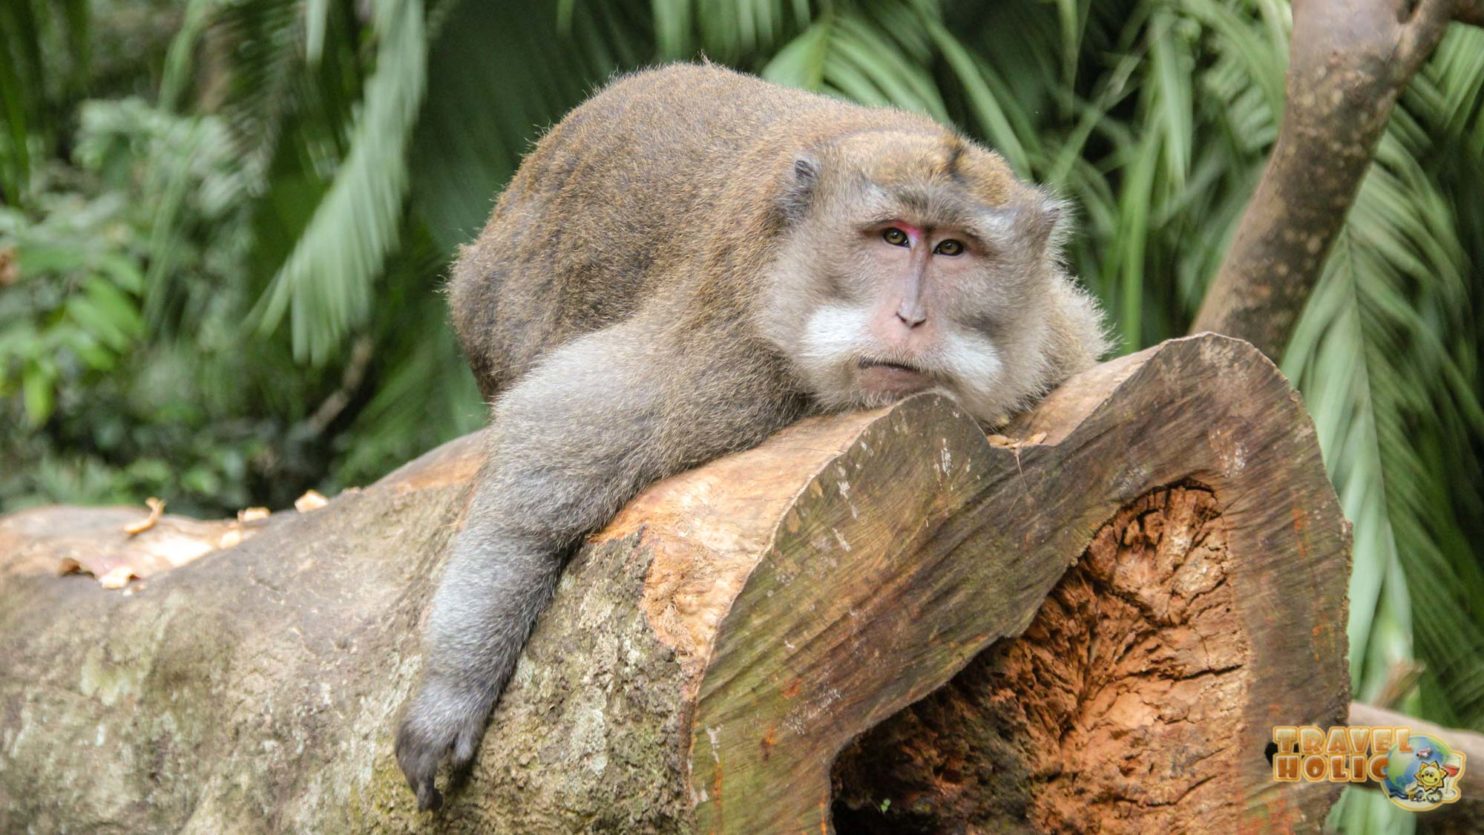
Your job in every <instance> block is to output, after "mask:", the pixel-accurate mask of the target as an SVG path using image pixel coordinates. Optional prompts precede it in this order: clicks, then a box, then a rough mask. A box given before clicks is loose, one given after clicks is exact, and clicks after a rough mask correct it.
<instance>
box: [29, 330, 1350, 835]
mask: <svg viewBox="0 0 1484 835" xmlns="http://www.w3.org/2000/svg"><path fill="white" fill-rule="evenodd" d="M573 431H581V428H580V427H574V428H573ZM1004 435H1005V437H1002V438H992V439H987V438H986V437H985V435H984V433H983V432H982V431H981V430H980V429H979V427H978V426H977V425H976V424H975V423H974V422H973V421H972V420H970V419H969V418H968V417H967V416H966V415H964V414H963V413H962V412H961V411H960V410H959V409H957V407H956V406H955V405H954V404H953V403H952V402H951V401H948V400H945V399H943V398H940V397H937V396H919V397H915V398H912V399H909V400H907V401H904V402H902V403H899V404H897V405H895V406H893V407H890V408H887V409H881V410H877V411H872V412H864V413H856V414H848V415H840V416H834V417H830V418H821V419H812V420H808V421H804V422H802V423H800V424H798V425H796V426H793V427H791V428H789V429H787V430H785V431H783V432H781V433H779V434H778V435H777V436H775V437H774V438H772V439H770V440H769V441H768V442H767V443H766V444H764V445H762V446H761V447H759V448H757V449H754V450H751V451H748V452H743V453H739V454H736V455H732V456H729V457H727V458H724V459H721V460H718V461H715V462H713V463H711V464H709V465H707V466H705V467H702V468H700V469H698V470H694V471H692V472H688V473H684V474H681V475H679V476H676V477H674V478H671V479H668V480H666V481H664V482H661V483H659V484H656V485H654V486H653V487H652V488H650V489H649V490H647V491H646V492H645V493H644V494H642V495H641V496H640V497H638V498H637V499H636V500H635V501H634V502H632V503H631V504H630V505H629V506H628V507H627V508H626V509H625V510H624V511H623V512H622V513H621V514H620V515H619V516H618V517H617V518H616V519H615V520H614V521H613V522H612V524H610V525H609V526H608V527H607V528H606V529H605V530H604V531H602V532H600V533H599V534H597V535H595V536H594V537H592V538H591V539H590V541H589V542H588V544H587V545H585V546H584V547H583V548H582V550H581V551H580V552H579V553H578V554H577V555H576V556H575V557H574V559H573V560H572V563H571V564H570V566H569V567H568V570H567V573H566V575H565V576H564V578H563V580H562V583H561V587H560V589H559V591H558V594H557V597H556V600H555V601H554V603H553V605H552V607H551V608H550V609H549V610H548V611H547V613H546V614H545V615H544V616H543V617H542V619H541V621H540V623H539V624H538V626H537V628H536V631H535V633H534V635H533V636H532V639H531V642H530V644H529V646H528V647H527V649H526V651H525V653H524V655H523V656H522V659H521V662H520V665H519V668H518V669H517V671H516V674H515V678H514V680H513V682H512V684H511V686H510V688H509V690H508V691H507V692H506V694H505V696H504V697H503V698H502V700H501V702H500V704H499V706H498V708H497V709H496V711H495V714H494V716H493V718H492V720H491V725H490V728H489V732H488V735H487V736H486V739H485V742H484V745H483V748H482V749H481V751H480V755H479V758H478V760H477V761H476V764H475V766H474V768H473V769H472V772H471V773H470V774H468V775H467V776H465V777H464V778H463V779H461V780H460V781H459V782H460V785H458V786H456V787H455V788H454V791H453V792H452V794H451V795H450V797H449V803H448V805H447V806H446V807H445V809H444V810H443V811H442V812H440V813H438V814H436V815H434V814H419V813H417V812H416V811H415V809H414V804H413V798H412V795H411V793H410V792H409V791H407V789H406V787H405V785H404V784H403V782H402V779H401V775H400V773H399V772H398V771H397V768H396V765H395V763H394V761H393V758H392V751H391V740H392V731H393V728H394V727H395V719H396V714H397V712H398V710H399V708H400V706H401V705H402V703H403V701H404V699H405V698H406V696H407V694H408V692H409V690H410V688H411V686H412V684H413V683H414V681H415V677H416V673H417V670H418V666H419V663H420V659H419V654H418V639H417V635H418V630H417V623H418V619H419V617H420V616H421V614H422V612H423V610H424V607H425V604H426V602H427V600H428V597H429V595H430V593H431V590H432V588H433V585H434V580H435V579H436V577H437V575H438V572H439V569H440V566H441V564H442V561H443V558H444V554H445V551H446V546H447V544H448V541H449V538H450V536H451V534H452V533H453V531H454V530H455V529H456V528H457V526H458V525H459V523H460V516H461V514H462V513H463V510H464V507H465V505H466V503H467V499H468V496H469V490H468V487H469V482H470V479H471V477H472V475H473V473H474V471H475V469H476V467H477V466H478V460H477V456H478V451H479V449H480V445H479V443H478V442H477V440H476V439H474V438H465V439H462V440H459V441H455V442H453V443H451V444H448V445H446V446H444V447H442V448H440V449H439V450H436V451H434V452H432V453H429V454H428V455H426V456H423V457H422V458H421V459H419V460H418V461H416V462H413V463H412V464H409V465H407V466H406V467H403V468H402V469H401V470H398V471H397V472H395V473H393V474H391V475H390V476H388V477H387V478H385V479H383V480H382V481H380V482H378V483H377V484H375V485H373V486H371V487H369V488H366V489H365V490H361V491H349V492H347V493H346V494H343V495H341V496H339V497H337V498H335V499H334V500H332V501H331V502H330V503H329V504H328V505H327V506H326V507H324V508H322V509H319V510H315V511H313V512H308V513H294V512H287V513H279V514H274V515H273V516H272V517H271V518H269V519H267V520H265V521H263V522H258V523H253V524H252V526H251V530H250V531H245V534H246V535H243V536H239V537H235V538H233V539H232V540H231V541H234V542H236V541H238V540H240V542H239V544H236V545H235V546H234V547H227V548H217V550H212V551H210V552H209V553H207V554H206V555H204V556H202V557H200V558H198V559H196V560H194V561H193V562H190V563H189V564H186V565H184V566H182V567H177V568H172V569H169V570H161V571H159V572H158V573H153V574H149V576H146V577H144V579H142V580H135V581H134V582H132V583H131V584H130V586H129V587H128V588H125V589H124V590H123V591H122V592H121V591H114V590H105V589H102V588H100V587H99V585H98V584H97V583H95V582H92V581H90V580H88V579H87V578H86V577H79V576H58V575H57V570H58V566H59V564H60V563H61V562H62V560H63V559H64V558H65V559H71V560H72V561H73V562H74V563H76V564H78V565H81V566H82V567H83V568H85V569H86V568H87V567H88V564H89V562H90V560H99V559H101V560H102V561H103V562H105V563H107V564H109V565H116V564H118V563H119V562H120V561H121V560H123V561H127V559H128V555H129V553H130V552H131V549H133V550H147V549H148V548H149V543H150V541H151V537H154V536H156V535H160V536H164V535H167V534H168V535H172V536H175V535H179V530H180V524H181V523H180V522H179V520H172V519H171V517H168V516H167V517H166V518H165V519H164V520H162V522H161V523H160V525H158V526H157V527H159V528H161V531H160V532H158V534H157V532H156V531H154V530H150V531H145V532H144V533H140V534H137V535H136V536H134V537H132V539H130V538H128V537H126V535H125V534H123V533H121V532H120V531H119V529H118V527H117V526H116V524H115V523H116V522H117V521H118V513H119V512H118V511H116V510H82V509H49V510H43V511H31V512H27V513H20V514H16V515H13V516H10V517H7V518H4V519H0V634H3V635H4V636H5V639H6V640H5V642H4V645H3V648H0V662H3V663H0V830H4V831H11V830H15V829H24V828H26V827H28V826H29V827H32V828H34V829H36V830H57V829H62V828H67V829H95V828H96V829H104V828H116V829H122V830H128V831H138V830H162V829H169V830H185V831H191V832H218V831H226V830H230V831H244V830H246V831H252V830H258V831H286V830H293V831H366V830H371V829H374V830H377V831H420V830H429V831H432V830H438V831H442V830H448V831H473V830H480V831H496V832H548V831H589V830H604V831H622V832H634V831H666V832H671V831H677V832H678V831H706V832H740V833H756V832H784V831H807V832H821V831H830V829H831V828H832V827H835V828H838V829H839V830H840V831H892V832H901V831H934V832H936V831H945V830H948V831H955V830H956V831H965V830H967V831H1000V830H1004V829H1020V828H1033V829H1043V830H1048V829H1049V830H1065V831H1072V830H1077V831H1104V832H1133V831H1140V830H1144V829H1147V828H1149V827H1151V826H1160V827H1163V828H1164V829H1165V830H1167V831H1168V830H1178V831H1211V832H1223V833H1224V832H1230V831H1253V832H1257V831H1266V830H1268V829H1271V828H1278V829H1284V828H1305V827H1317V825H1318V823H1319V822H1320V821H1321V820H1322V819H1323V816H1324V814H1325V813H1326V811H1327V810H1328V808H1329V805H1330V804H1331V803H1332V802H1333V800H1334V797H1335V794H1336V792H1337V788H1335V787H1331V786H1329V785H1325V784H1318V785H1310V784H1277V783H1273V782H1272V780H1271V772H1270V770H1269V767H1268V764H1267V761H1266V759H1265V757H1264V748H1265V746H1266V743H1267V742H1268V740H1269V739H1270V727H1271V726H1272V725H1275V724H1320V725H1327V724H1337V723H1341V722H1342V721H1343V719H1344V717H1345V714H1346V709H1347V704H1348V685H1349V681H1348V676H1347V674H1346V670H1345V637H1344V623H1345V598H1344V595H1345V588H1346V576H1347V572H1348V558H1347V553H1348V552H1347V529H1346V525H1345V523H1344V521H1343V519H1342V517H1341V514H1340V510H1339V508H1338V506H1337V503H1336V500H1335V496H1334V494H1333V492H1332V491H1331V489H1330V487H1329V484H1328V481H1327V480H1326V478H1325V473H1324V468H1323V465H1322V463H1321V461H1320V457H1319V450H1318V447H1317V445H1316V443H1315V437H1314V430H1313V427H1312V425H1311V424H1310V421H1309V419H1308V417H1307V415H1306V414H1305V413H1304V411H1303V409H1302V407H1301V405H1300V404H1299V401H1298V399H1297V397H1296V396H1295V395H1294V394H1293V392H1292V391H1291V390H1290V389H1289V387H1288V385H1287V383H1286V382H1285V381H1284V380H1283V379H1282V377H1281V376H1280V375H1279V374H1278V372H1277V370H1276V369H1275V368H1274V367H1273V366H1272V364H1271V363H1269V362H1268V361H1267V360H1266V359H1265V358H1263V357H1262V356H1261V354H1260V353H1258V352H1257V351H1256V350H1254V349H1253V348H1251V347H1250V346H1248V345H1246V344H1245V343H1241V342H1238V341H1235V340H1231V339H1226V338H1223V337H1215V336H1202V337H1193V338H1188V339H1182V340H1176V341H1173V342H1168V343H1165V344H1163V345H1161V346H1158V347H1156V348H1153V349H1150V350H1148V351H1145V352H1142V353H1140V354H1136V355H1133V356H1129V357H1125V358H1122V359H1119V360H1115V361H1113V362H1110V363H1106V364H1104V365H1102V366H1099V367H1098V368H1095V369H1093V370H1092V371H1089V372H1087V373H1086V374H1083V375H1081V376H1079V377H1077V378H1075V379H1074V380H1072V381H1070V382H1068V383H1067V384H1066V385H1064V386H1063V387H1062V388H1060V389H1058V390H1057V391H1056V392H1054V393H1052V395H1050V396H1049V397H1048V398H1047V399H1046V400H1045V401H1044V402H1043V403H1042V404H1041V405H1040V406H1039V407H1038V408H1037V409H1035V410H1034V411H1033V412H1031V413H1029V414H1027V415H1025V416H1022V417H1021V418H1020V419H1019V420H1018V421H1017V422H1015V423H1014V424H1012V426H1011V427H1009V428H1008V429H1007V430H1004ZM106 514H113V515H112V516H107V517H106V520H105V515H106ZM138 515H140V514H134V516H136V517H137V516H138ZM221 524H228V523H221ZM84 531H85V532H84ZM204 535H207V534H203V536H204ZM209 535H210V536H214V537H218V539H217V540H213V541H214V542H216V543H217V544H220V536H221V530H220V529H219V528H213V529H212V530H211V532H210V534H209ZM89 543H91V546H90V545H89ZM90 547H91V550H90ZM213 547H216V546H213ZM100 555H101V556H100ZM104 557H106V559H104ZM1069 569H1070V570H1069ZM141 573H147V572H141Z"/></svg>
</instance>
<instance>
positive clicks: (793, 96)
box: [449, 64, 947, 398]
mask: <svg viewBox="0 0 1484 835" xmlns="http://www.w3.org/2000/svg"><path fill="white" fill-rule="evenodd" d="M892 126H900V127H902V128H906V129H911V130H919V131H920V130H937V131H943V132H944V133H945V134H946V133H947V131H946V129H944V128H942V127H941V126H938V125H937V124H936V123H934V122H932V121H930V120H928V119H926V118H924V117H920V116H916V115H912V114H907V113H904V112H901V111H895V110H886V109H877V108H864V107H859V106H856V105H852V104H848V103H845V102H841V101H837V100H834V99H828V98H825V97H822V96H818V95H814V94H811V93H806V92H803V91H799V90H792V89H788V88H784V87H780V86H777V85H774V84H769V83H767V82H764V81H761V80H758V79H756V78H752V77H749V76H744V75H740V74H738V73H735V72H732V71H729V70H725V69H721V68H718V67H714V66H698V65H689V64H679V65H673V66H669V67H664V68H661V69H657V70H651V71H647V72H642V73H638V74H634V75H630V76H626V77H623V78H620V79H619V80H617V81H615V82H614V83H612V84H610V85H609V86H608V87H606V88H605V89H604V90H602V91H601V92H600V93H598V94H597V95H595V96H593V97H592V98H590V99H588V100H587V101H586V102H585V103H584V104H582V105H581V106H579V107H578V108H576V109H575V110H573V111H572V112H571V113H569V114H568V115H567V116H566V118H564V119H563V120H562V121H561V122H560V123H558V124H557V125H556V127H554V128H553V129H552V130H551V131H550V132H549V133H547V135H546V136H545V137H544V138H543V139H542V140H541V141H540V142H539V143H538V144H537V146H536V148H535V149H534V150H533V151H532V152H531V153H530V155H528V156H527V157H526V159H525V161H524V162H523V163H522V164H521V167H520V170H519V171H517V172H516V175H515V177H514V178H513V179H512V180H511V182H510V184H509V186H508V187H507V188H506V189H505V191H504V193H503V194H502V195H501V197H500V200H499V203H498V204H497V205H496V207H495V211H494V213H493V214H492V215H491V217H490V220H489V223H488V224H487V225H486V226H485V228H484V231H483V232H482V233H481V234H480V236H479V238H478V239H477V240H476V241H475V242H474V243H473V244H471V245H469V246H467V247H464V248H463V249H462V251H461V253H460V256H459V259H458V262H457V264H456V265H455V267H454V271H453V278H452V281H451V282H450V286H449V294H450V304H451V308H452V311H453V319H454V325H455V328H456V330H457V331H458V335H459V341H460V343H461V344H462V346H463V348H464V352H465V353H466V354H467V356H468V357H469V361H470V363H471V365H472V366H473V369H474V374H475V377H476V379H477V380H478V381H479V385H480V389H481V391H482V392H483V393H484V395H485V396H486V397H487V398H488V397H493V396H494V395H495V394H498V393H499V392H500V391H501V390H503V389H504V388H505V387H506V386H507V385H509V384H510V383H511V382H512V381H513V380H514V379H516V378H517V377H519V376H520V375H521V374H523V373H524V372H525V371H526V370H527V369H529V368H530V366H531V365H532V364H534V363H535V362H536V361H537V360H538V359H539V358H540V357H541V355H542V354H544V353H545V352H546V351H548V350H550V349H551V348H552V347H554V346H556V345H560V344H562V343H564V342H566V341H568V340H570V339H572V338H574V337H575V336H578V335H580V334H582V333H586V332H589V331H592V330H596V329H599V328H602V327H605V326H607V325H609V324H612V323H614V322H617V321H620V320H622V319H625V318H627V317H629V316H632V315H633V314H634V313H635V312H636V311H637V310H638V308H639V306H640V304H641V303H642V302H643V301H644V300H651V302H652V300H654V299H657V298H660V299H663V298H665V297H667V296H674V295H676V294H679V293H682V292H684V291H685V290H686V287H685V284H686V282H687V280H689V279H693V278H694V276H695V274H696V273H699V272H704V271H702V270H699V269H695V268H694V267H695V266H697V265H699V264H700V263H701V258H702V257H704V256H705V255H706V253H703V252H702V251H701V250H702V249H703V248H705V247H713V248H714V247H715V246H716V245H717V239H719V238H726V239H729V243H728V244H727V245H728V246H730V247H731V248H732V250H737V249H741V250H746V249H747V248H748V243H747V241H746V240H742V241H740V244H739V242H738V241H737V240H736V239H737V237H738V236H748V235H751V236H755V237H759V238H762V237H765V236H767V234H768V233H769V229H768V228H767V222H766V220H765V218H766V217H770V216H771V215H772V212H771V211H770V206H768V205H767V204H768V203H769V201H771V199H772V197H773V195H775V194H776V190H777V188H778V184H779V183H780V182H781V180H780V175H781V172H782V171H785V170H786V168H783V167H782V166H785V165H787V164H788V163H789V162H791V160H792V158H793V156H794V155H795V154H797V153H799V152H800V151H803V150H805V149H807V148H809V147H810V146H812V145H813V144H815V143H817V142H820V141H822V140H824V139H826V138H828V137H830V136H834V135H840V134H843V133H848V132H851V131H856V130H867V129H880V128H884V127H892ZM677 230H679V231H677ZM755 249H759V251H760V250H761V247H758V248H755ZM745 256H746V253H745V252H743V253H741V256H740V257H744V258H745ZM728 257H732V256H728ZM687 265H691V266H692V267H693V268H692V269H687V268H686V267H687Z"/></svg>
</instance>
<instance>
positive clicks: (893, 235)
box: [881, 226, 907, 246]
mask: <svg viewBox="0 0 1484 835" xmlns="http://www.w3.org/2000/svg"><path fill="white" fill-rule="evenodd" d="M881 239H882V240H884V241H886V242H887V243H889V244H891V245H892V246H906V245H907V233H906V232H903V231H902V230H900V229H898V228H896V227H895V226H893V227H892V228H890V229H888V230H886V231H885V232H882V233H881Z"/></svg>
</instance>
